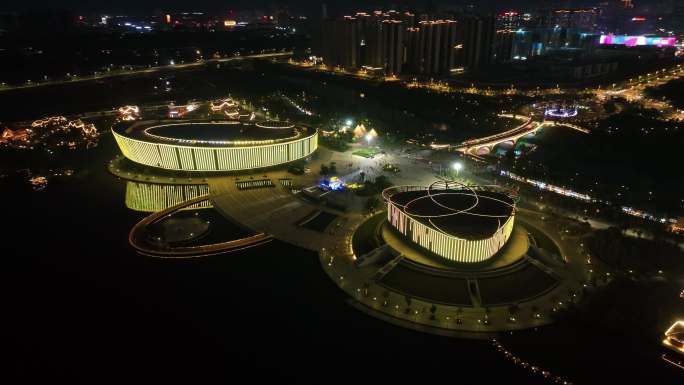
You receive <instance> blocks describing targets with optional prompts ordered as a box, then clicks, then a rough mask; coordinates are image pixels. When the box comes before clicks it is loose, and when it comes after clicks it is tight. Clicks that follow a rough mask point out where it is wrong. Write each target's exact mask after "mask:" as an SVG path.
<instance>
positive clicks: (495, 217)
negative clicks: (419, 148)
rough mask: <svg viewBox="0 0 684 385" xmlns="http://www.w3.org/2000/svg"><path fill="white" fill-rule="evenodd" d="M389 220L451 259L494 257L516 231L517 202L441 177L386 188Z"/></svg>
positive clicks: (466, 260)
mask: <svg viewBox="0 0 684 385" xmlns="http://www.w3.org/2000/svg"><path fill="white" fill-rule="evenodd" d="M383 198H384V199H385V201H386V202H387V220H388V221H389V223H390V224H391V225H392V227H394V228H395V229H396V230H398V231H399V232H400V233H401V234H402V235H403V236H404V237H406V238H408V240H410V241H411V242H413V243H415V244H417V245H419V246H421V247H423V248H424V249H427V250H429V251H431V252H432V253H434V254H436V255H437V256H439V257H442V258H445V259H447V260H450V261H452V262H461V263H477V262H483V261H486V260H487V259H489V258H491V257H493V256H494V255H495V254H496V253H497V252H498V251H499V250H501V248H503V246H504V245H505V244H506V242H507V241H508V238H509V237H510V235H511V232H512V231H513V223H514V220H515V219H514V218H515V201H514V200H513V198H512V197H511V196H510V195H509V194H507V193H506V192H503V191H501V190H500V189H495V188H493V187H487V186H466V185H462V184H459V183H456V182H453V181H449V182H447V181H439V182H435V183H433V184H432V185H430V186H427V187H424V186H396V187H390V188H388V189H386V190H385V191H383Z"/></svg>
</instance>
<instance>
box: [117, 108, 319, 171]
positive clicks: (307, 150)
mask: <svg viewBox="0 0 684 385" xmlns="http://www.w3.org/2000/svg"><path fill="white" fill-rule="evenodd" d="M112 133H113V134H114V138H115V139H116V142H117V144H118V145H119V148H120V149H121V152H122V153H123V155H124V156H125V157H126V158H128V159H130V160H132V161H133V162H136V163H140V164H144V165H147V166H152V167H158V168H163V169H167V170H182V171H205V172H215V171H242V170H251V169H258V168H264V167H273V166H278V165H281V164H285V163H288V162H292V161H295V160H298V159H302V158H306V157H307V156H309V155H311V154H312V153H313V152H314V151H316V148H317V147H318V132H317V130H316V129H315V128H312V127H307V126H302V125H295V124H292V123H288V122H279V121H278V122H273V121H267V122H263V123H257V124H254V123H252V122H239V121H197V120H193V121H179V120H173V121H162V122H159V121H140V122H135V123H133V124H130V123H121V124H117V125H115V126H114V127H113V128H112Z"/></svg>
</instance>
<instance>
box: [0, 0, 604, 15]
mask: <svg viewBox="0 0 684 385" xmlns="http://www.w3.org/2000/svg"><path fill="white" fill-rule="evenodd" d="M321 3H327V4H328V8H329V9H331V10H334V9H340V11H346V10H351V9H370V8H389V7H391V6H393V5H394V6H397V7H399V6H401V5H408V6H421V5H426V4H427V5H429V4H432V5H441V4H444V5H460V4H467V3H475V4H480V5H482V6H483V7H485V8H494V9H502V8H507V7H524V6H533V5H538V6H544V7H548V6H552V5H554V4H555V5H558V6H571V5H586V4H592V2H590V1H586V0H556V1H553V0H551V1H549V0H546V1H533V0H471V1H466V0H371V1H363V0H343V1H340V0H327V1H321V0H192V1H188V0H116V1H112V0H23V1H18V0H6V1H2V2H0V11H4V12H8V11H23V10H35V9H69V10H73V11H77V12H151V11H157V10H172V11H182V10H203V11H222V10H229V9H252V8H264V9H268V8H276V7H279V6H287V7H289V8H292V9H293V10H296V11H298V12H304V13H309V14H315V13H319V12H320V4H321ZM342 7H344V8H342ZM345 8H346V9H345Z"/></svg>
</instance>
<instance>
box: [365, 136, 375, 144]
mask: <svg viewBox="0 0 684 385" xmlns="http://www.w3.org/2000/svg"><path fill="white" fill-rule="evenodd" d="M372 140H373V135H371V134H366V142H368V145H369V146H370V143H371V141H372Z"/></svg>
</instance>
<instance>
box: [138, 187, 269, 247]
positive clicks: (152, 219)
mask: <svg viewBox="0 0 684 385" xmlns="http://www.w3.org/2000/svg"><path fill="white" fill-rule="evenodd" d="M207 199H209V195H202V196H199V197H197V198H193V199H190V200H188V201H185V202H183V203H180V204H177V205H174V206H171V207H169V208H167V209H165V210H162V211H159V212H156V213H154V214H152V215H149V216H147V217H145V218H144V219H143V220H141V221H140V222H138V223H137V224H136V225H135V226H133V228H132V229H131V232H130V233H129V235H128V242H129V243H130V244H131V246H133V247H134V248H135V249H136V250H137V251H138V252H139V253H140V254H143V255H147V256H150V257H157V258H177V259H182V258H198V257H205V256H210V255H216V254H223V253H227V252H232V251H237V250H242V249H246V248H248V247H254V246H258V245H261V244H264V243H266V242H270V241H271V240H272V239H273V237H272V236H270V235H268V234H264V233H258V234H255V235H252V236H249V237H245V238H241V239H234V240H230V241H226V242H220V243H214V244H211V245H201V246H188V247H170V248H162V247H155V246H154V245H152V244H150V243H149V242H147V241H146V229H147V226H149V225H151V224H154V223H156V222H158V221H160V220H162V219H163V218H166V217H169V216H170V215H172V214H173V213H175V212H176V211H179V210H181V209H183V208H185V207H188V206H192V205H194V204H197V203H199V202H202V201H205V200H207Z"/></svg>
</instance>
